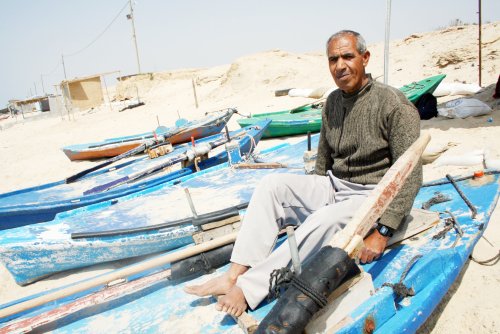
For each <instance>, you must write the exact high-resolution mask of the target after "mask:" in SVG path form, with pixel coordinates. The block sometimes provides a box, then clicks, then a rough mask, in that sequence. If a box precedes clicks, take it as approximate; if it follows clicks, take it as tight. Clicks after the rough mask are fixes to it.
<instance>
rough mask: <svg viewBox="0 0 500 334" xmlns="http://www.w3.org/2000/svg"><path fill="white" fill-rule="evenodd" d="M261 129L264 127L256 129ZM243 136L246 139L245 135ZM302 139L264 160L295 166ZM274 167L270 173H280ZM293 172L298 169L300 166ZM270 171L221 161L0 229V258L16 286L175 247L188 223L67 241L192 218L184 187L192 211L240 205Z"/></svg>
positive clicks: (186, 237)
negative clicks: (174, 179) (116, 196)
mask: <svg viewBox="0 0 500 334" xmlns="http://www.w3.org/2000/svg"><path fill="white" fill-rule="evenodd" d="M260 129H261V132H262V130H263V129H265V127H260ZM247 138H248V137H247ZM305 145H306V144H305V142H301V143H299V144H296V145H293V146H290V147H284V148H281V149H279V150H277V151H271V152H269V153H267V154H266V155H264V157H263V159H266V160H268V161H284V162H289V163H292V164H296V165H300V163H301V159H302V153H301V152H302V151H303V148H302V149H298V148H299V147H305ZM286 171H288V170H287V169H278V170H275V171H273V172H286ZM296 171H298V172H300V169H297V170H296ZM269 172H270V171H266V170H235V169H231V168H230V167H228V166H227V163H226V164H222V165H219V166H216V167H213V168H211V169H207V170H203V171H200V172H198V173H197V175H196V176H195V177H192V176H188V177H184V178H181V179H179V181H180V183H178V184H176V185H173V183H174V182H170V183H166V184H163V185H159V186H156V187H152V188H149V189H147V190H144V191H141V192H137V193H134V194H131V195H128V196H126V197H122V198H120V199H116V200H113V201H106V202H101V203H98V204H94V205H91V206H87V207H82V208H79V209H76V210H73V211H69V212H64V213H61V214H60V215H58V216H56V218H55V219H54V220H53V221H50V222H44V223H39V224H33V225H27V226H24V227H20V228H15V229H10V230H4V231H0V261H1V262H3V263H4V264H5V266H6V267H7V269H8V270H9V271H10V272H11V274H12V275H13V277H14V279H15V280H16V282H17V283H18V284H21V285H25V284H28V283H30V282H32V281H34V280H37V279H40V278H41V277H44V276H46V275H49V274H51V273H54V272H58V271H63V270H67V269H73V268H78V267H83V266H88V265H91V264H96V263H102V262H107V261H113V260H118V259H124V258H130V257H136V256H141V255H145V254H151V253H155V252H159V251H166V250H170V249H175V248H178V247H180V246H183V245H186V244H189V243H191V242H192V237H191V235H192V234H193V233H194V232H196V231H197V230H198V228H197V227H194V226H192V225H185V226H181V227H172V228H167V229H161V230H154V231H149V232H142V233H136V234H130V235H126V236H109V237H99V238H88V239H76V240H74V239H71V233H76V232H99V231H101V232H102V231H109V230H116V229H128V228H136V227H143V226H152V225H157V224H162V223H165V222H169V221H175V220H178V219H184V218H189V217H192V213H191V210H190V208H189V205H188V202H187V200H186V198H185V195H184V190H183V189H184V188H189V189H190V192H191V196H192V199H193V201H194V204H195V206H196V210H197V213H198V214H204V213H208V212H213V211H216V210H220V209H224V208H227V207H231V206H234V205H237V204H241V203H246V202H248V201H249V200H250V196H251V194H252V192H253V189H254V187H255V185H256V184H257V183H258V181H259V180H260V179H261V178H262V177H263V176H264V175H265V174H267V173H269Z"/></svg>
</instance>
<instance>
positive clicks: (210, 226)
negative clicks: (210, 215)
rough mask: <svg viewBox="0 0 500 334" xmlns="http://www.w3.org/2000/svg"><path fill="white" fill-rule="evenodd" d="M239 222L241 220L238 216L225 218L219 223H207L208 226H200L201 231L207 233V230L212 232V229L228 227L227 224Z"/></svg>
mask: <svg viewBox="0 0 500 334" xmlns="http://www.w3.org/2000/svg"><path fill="white" fill-rule="evenodd" d="M240 220H241V217H240V215H237V216H233V217H229V218H226V219H223V220H219V221H216V222H212V223H208V224H203V225H201V229H202V230H203V231H208V230H212V229H214V228H218V227H221V226H224V225H229V224H233V223H236V222H239V221H240Z"/></svg>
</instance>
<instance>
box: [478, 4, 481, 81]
mask: <svg viewBox="0 0 500 334" xmlns="http://www.w3.org/2000/svg"><path fill="white" fill-rule="evenodd" d="M478 14H479V24H478V27H479V87H481V70H482V64H481V62H482V60H481V58H482V57H481V0H479V12H478Z"/></svg>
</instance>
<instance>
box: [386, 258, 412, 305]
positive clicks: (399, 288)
mask: <svg viewBox="0 0 500 334" xmlns="http://www.w3.org/2000/svg"><path fill="white" fill-rule="evenodd" d="M421 257H422V255H420V254H418V255H415V256H414V257H413V258H412V259H411V260H410V262H408V264H407V265H406V268H405V270H404V271H403V273H402V274H401V278H400V279H399V282H397V283H384V284H382V286H383V287H384V286H388V287H390V288H392V290H393V291H394V293H395V294H396V295H398V297H401V298H405V297H408V296H415V290H414V289H413V287H411V288H408V287H407V286H406V285H405V284H404V283H403V281H404V279H405V278H406V275H408V273H409V272H410V269H411V267H413V265H414V264H415V263H416V262H417V261H418V259H420V258H421Z"/></svg>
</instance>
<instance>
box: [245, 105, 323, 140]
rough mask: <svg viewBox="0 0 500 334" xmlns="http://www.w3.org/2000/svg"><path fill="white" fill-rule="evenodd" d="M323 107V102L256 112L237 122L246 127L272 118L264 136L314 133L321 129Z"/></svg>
mask: <svg viewBox="0 0 500 334" xmlns="http://www.w3.org/2000/svg"><path fill="white" fill-rule="evenodd" d="M322 108H323V104H322V103H315V104H310V105H306V106H301V107H298V108H295V109H291V110H282V111H277V112H269V113H261V114H255V115H252V117H250V118H240V119H239V120H237V122H238V124H239V125H240V126H241V127H245V126H248V125H251V124H254V123H255V122H258V121H260V120H262V119H270V120H272V123H271V124H270V125H269V126H268V128H267V130H266V131H265V132H264V137H263V138H274V137H283V136H292V135H298V134H305V133H308V132H311V133H314V132H318V131H319V130H320V129H321V110H322Z"/></svg>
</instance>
